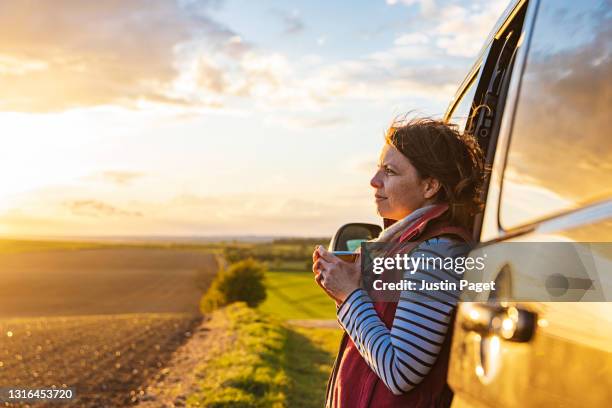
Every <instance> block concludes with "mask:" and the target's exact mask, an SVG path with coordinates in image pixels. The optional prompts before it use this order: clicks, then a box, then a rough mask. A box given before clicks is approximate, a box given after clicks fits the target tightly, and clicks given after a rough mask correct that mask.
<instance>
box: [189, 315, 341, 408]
mask: <svg viewBox="0 0 612 408" xmlns="http://www.w3.org/2000/svg"><path fill="white" fill-rule="evenodd" d="M212 319H213V322H212V323H214V324H222V325H225V326H224V329H225V330H228V331H231V335H230V336H229V338H232V339H233V344H229V345H227V347H226V351H225V352H223V353H221V354H219V355H218V356H216V357H214V358H212V359H211V361H209V362H208V363H206V364H204V365H203V366H201V367H199V368H198V372H197V373H196V376H197V377H199V378H200V380H199V383H198V387H199V389H198V391H197V392H196V393H194V394H192V395H190V396H189V397H188V398H187V406H190V407H214V408H226V407H292V408H293V407H298V408H310V407H313V408H314V407H320V406H322V405H323V400H324V397H325V395H324V394H325V384H326V382H327V377H328V375H329V371H330V369H331V363H332V360H333V354H334V353H335V351H336V348H337V345H338V343H339V339H340V335H341V332H340V331H339V330H335V329H291V328H289V327H288V326H286V325H284V324H282V323H281V322H280V321H279V320H278V319H276V318H274V317H272V316H269V315H267V314H265V313H262V312H261V311H258V310H256V309H249V308H247V307H246V306H245V305H244V304H233V305H231V306H228V307H227V308H225V309H221V310H218V311H216V312H215V313H214V314H213V317H212ZM215 322H216V323H215ZM226 338H228V337H227V336H226Z"/></svg>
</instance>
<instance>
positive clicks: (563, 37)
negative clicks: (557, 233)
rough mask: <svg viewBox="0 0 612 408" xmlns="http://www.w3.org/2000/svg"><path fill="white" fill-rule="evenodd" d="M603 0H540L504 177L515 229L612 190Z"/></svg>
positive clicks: (506, 213)
mask: <svg viewBox="0 0 612 408" xmlns="http://www.w3.org/2000/svg"><path fill="white" fill-rule="evenodd" d="M610 20H611V18H610V12H609V8H608V6H607V5H606V2H605V1H595V0H586V1H581V2H577V1H570V0H554V1H553V0H548V1H542V2H541V3H540V7H539V10H538V13H537V20H536V22H535V27H534V32H533V37H532V39H531V44H530V45H529V53H528V57H527V62H526V64H527V65H526V67H525V71H524V74H523V78H522V83H521V89H520V94H519V98H518V105H517V108H516V115H515V118H514V126H513V130H512V136H511V140H510V145H509V150H508V156H507V161H506V168H505V171H504V176H503V185H502V195H501V206H500V223H501V226H502V228H504V229H512V228H514V227H519V226H521V225H525V224H529V223H532V222H535V221H537V220H539V219H542V218H545V217H550V216H553V215H554V214H556V213H559V212H565V211H567V210H571V209H574V208H578V207H580V206H583V205H585V204H588V203H591V202H595V201H598V200H600V199H603V198H607V197H610V196H612V140H611V139H610V129H611V127H612V122H611V121H610V118H609V116H608V108H609V106H610V104H611V102H612V101H611V95H612V86H611V83H610V78H612V65H611V64H610V48H611V46H610V33H611V30H610V27H612V26H611V25H610Z"/></svg>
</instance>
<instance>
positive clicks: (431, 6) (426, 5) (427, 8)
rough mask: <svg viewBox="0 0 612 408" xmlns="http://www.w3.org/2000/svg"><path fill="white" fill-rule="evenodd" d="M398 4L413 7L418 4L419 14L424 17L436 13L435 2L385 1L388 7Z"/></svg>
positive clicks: (431, 0) (416, 0)
mask: <svg viewBox="0 0 612 408" xmlns="http://www.w3.org/2000/svg"><path fill="white" fill-rule="evenodd" d="M398 3H401V4H403V5H405V6H413V5H417V4H418V5H419V6H420V8H421V13H422V14H424V15H431V14H432V13H434V12H435V11H436V2H435V0H387V4H388V5H390V6H395V5H396V4H398Z"/></svg>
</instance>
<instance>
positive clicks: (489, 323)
mask: <svg viewBox="0 0 612 408" xmlns="http://www.w3.org/2000/svg"><path fill="white" fill-rule="evenodd" d="M460 317H461V327H462V328H463V329H464V330H467V331H472V332H476V333H478V334H480V335H481V336H483V337H488V336H499V337H501V338H502V339H504V340H508V341H513V342H517V343H525V342H528V341H529V340H531V338H532V337H533V335H534V333H535V329H536V323H537V314H536V313H534V312H531V311H529V310H525V309H523V308H521V307H517V306H502V305H500V304H491V303H464V304H463V305H462V308H461V316H460Z"/></svg>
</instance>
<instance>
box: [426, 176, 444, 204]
mask: <svg viewBox="0 0 612 408" xmlns="http://www.w3.org/2000/svg"><path fill="white" fill-rule="evenodd" d="M423 182H424V185H423V197H424V198H425V199H426V200H429V199H431V198H434V197H435V196H436V194H438V191H440V187H442V185H441V184H440V181H439V180H438V179H435V178H433V177H427V178H426V179H425V180H423Z"/></svg>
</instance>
